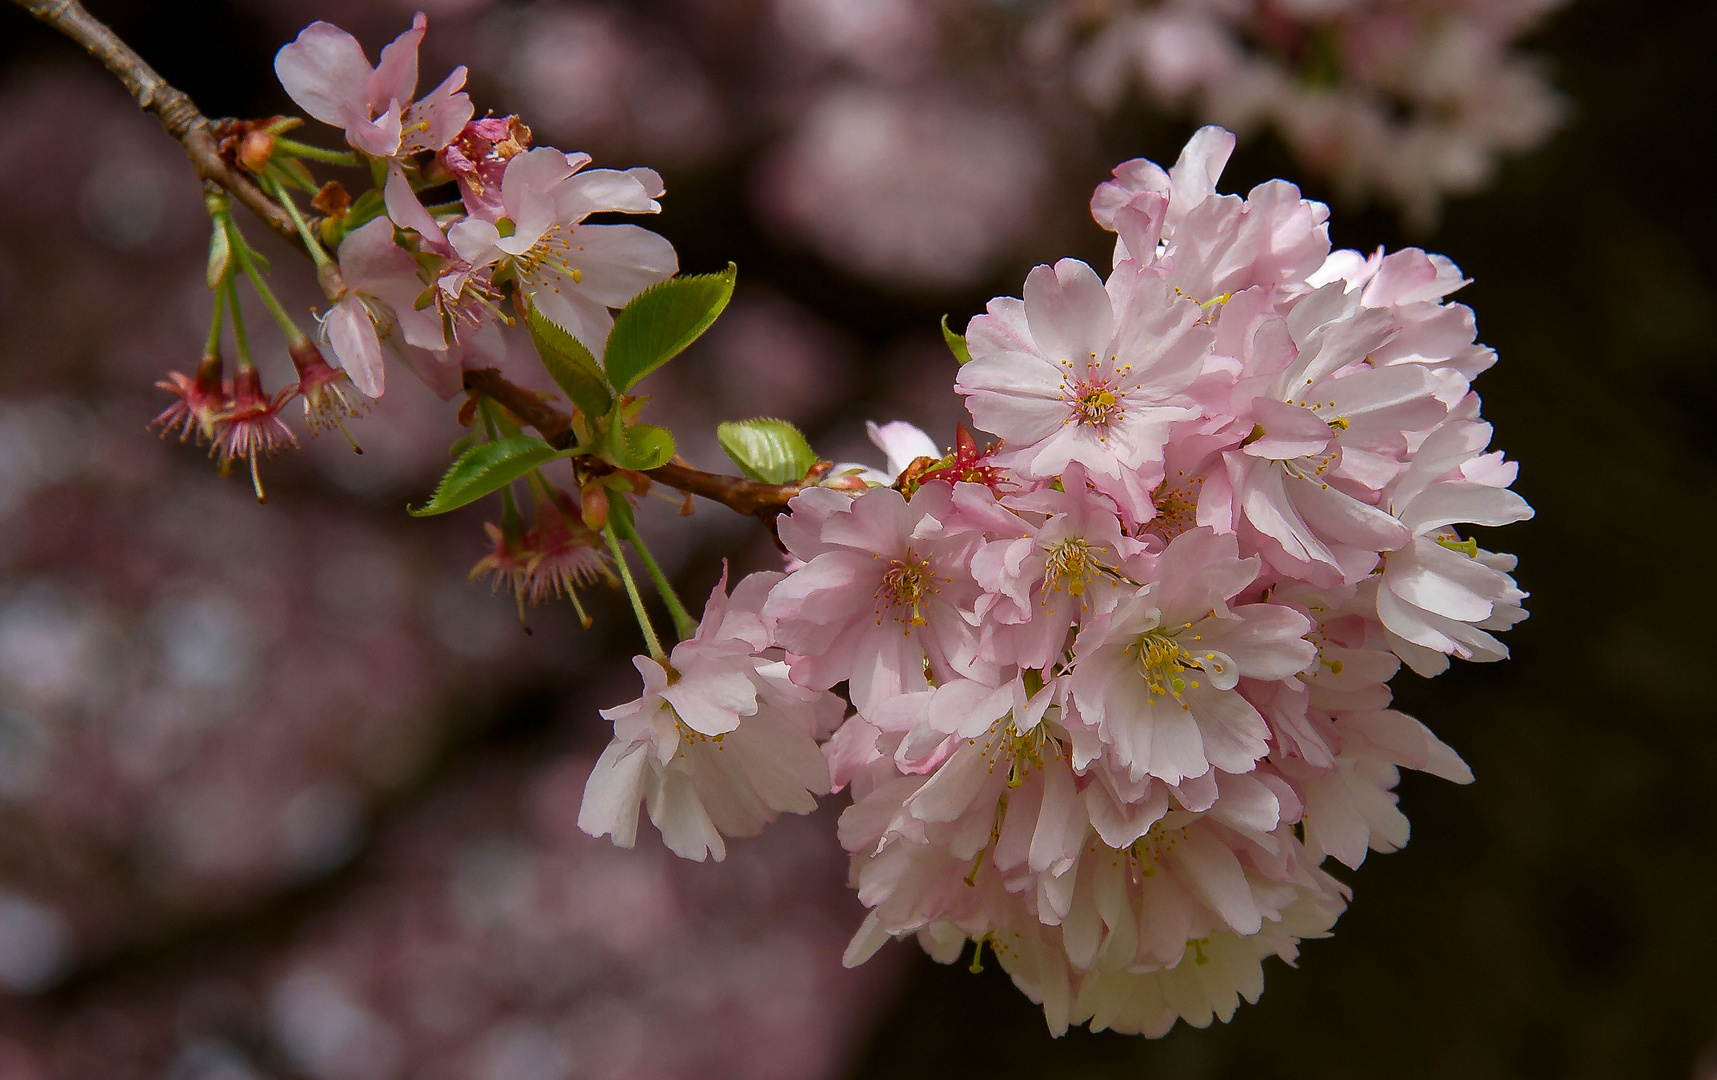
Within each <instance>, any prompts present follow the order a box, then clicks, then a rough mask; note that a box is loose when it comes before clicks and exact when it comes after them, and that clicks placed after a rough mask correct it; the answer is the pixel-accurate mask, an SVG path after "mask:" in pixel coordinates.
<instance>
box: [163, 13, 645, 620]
mask: <svg viewBox="0 0 1717 1080" xmlns="http://www.w3.org/2000/svg"><path fill="white" fill-rule="evenodd" d="M426 30H427V20H426V19H425V17H424V16H423V15H422V14H419V15H417V17H416V18H415V20H414V21H413V23H412V26H411V29H409V30H407V31H406V32H405V33H403V34H401V35H400V36H399V37H397V38H395V39H394V41H393V42H392V43H391V44H389V45H388V46H387V47H385V48H384V49H382V51H381V56H380V59H379V62H378V63H377V64H375V65H374V66H373V67H372V66H371V64H370V62H369V59H368V58H367V57H366V56H365V54H364V50H363V47H362V46H361V45H360V44H359V43H358V41H357V39H355V38H354V37H352V35H350V34H348V33H346V32H345V31H344V30H341V29H340V28H338V27H336V26H333V25H330V24H328V23H325V22H315V23H312V24H311V25H310V26H308V27H306V28H305V29H304V30H303V32H302V33H300V34H299V35H298V37H297V39H296V40H295V41H293V42H292V43H291V44H289V45H287V46H285V47H284V48H282V49H281V50H280V52H279V54H278V55H277V56H276V58H275V72H276V74H277V75H278V76H279V78H280V82H281V84H282V86H284V87H285V89H286V92H287V93H288V94H289V95H290V96H291V98H292V100H293V101H294V102H295V103H296V104H297V105H298V106H299V107H300V108H302V109H303V110H304V112H305V113H307V114H308V115H309V116H311V117H312V118H314V119H316V120H319V121H322V122H323V123H325V124H329V125H332V126H333V127H336V128H339V129H340V130H341V132H342V133H343V135H344V137H345V140H346V143H347V145H348V146H349V147H350V149H349V150H344V151H336V150H327V149H324V148H321V147H316V146H313V145H309V144H306V143H300V142H297V141H295V140H292V139H290V138H287V137H285V133H286V132H288V131H291V130H292V129H293V128H294V127H295V126H296V125H297V123H298V121H296V120H289V119H285V118H277V119H276V120H274V121H271V122H268V123H266V124H262V123H250V122H229V123H228V125H227V128H226V130H227V134H226V136H225V137H224V140H223V146H225V147H228V148H229V149H230V151H231V152H232V153H233V155H234V158H235V162H236V163H237V164H238V165H239V166H241V167H243V168H245V169H247V170H249V171H250V172H252V173H253V174H255V175H256V177H257V178H258V181H259V183H260V184H261V185H262V186H263V187H265V188H266V189H267V190H268V191H269V193H270V194H271V195H273V196H274V197H275V198H276V199H277V200H278V201H279V203H280V205H281V206H282V208H283V209H284V210H285V211H286V212H287V214H289V215H290V216H291V217H292V219H293V221H294V223H295V224H296V225H297V226H298V229H299V236H300V239H301V240H302V241H303V244H304V246H305V248H306V250H307V251H308V252H309V253H310V255H311V256H312V258H313V259H315V260H316V262H317V265H318V270H319V271H320V273H319V275H318V276H319V278H320V280H321V282H322V285H323V287H324V288H325V289H326V291H327V294H328V300H329V301H330V306H329V309H328V310H327V312H326V313H324V314H323V315H322V316H321V317H320V324H321V326H320V333H321V339H322V346H323V347H325V348H326V350H327V351H326V353H325V352H324V351H323V348H319V347H318V345H317V344H316V343H314V342H313V341H311V339H310V338H309V336H308V335H306V334H304V333H303V332H302V331H300V330H299V329H298V328H297V326H296V325H295V324H294V323H293V321H292V319H291V318H290V317H289V316H288V315H287V314H286V312H285V311H284V310H283V308H282V306H281V305H280V303H279V302H278V301H277V300H276V299H275V298H274V296H273V294H272V293H271V292H270V291H269V288H268V285H267V284H266V281H265V279H264V277H263V273H262V271H264V270H266V269H267V266H266V263H265V262H264V261H263V259H262V256H261V255H260V253H258V252H256V251H255V250H254V249H252V248H251V247H250V246H249V245H248V243H247V242H246V241H245V239H244V237H243V236H242V234H241V233H240V232H239V229H238V226H237V224H236V222H235V221H234V220H233V219H232V217H231V214H230V208H229V206H228V203H227V200H226V198H225V197H224V196H220V197H212V198H211V199H210V200H209V204H208V206H209V213H210V216H211V218H212V219H213V222H214V236H213V239H212V242H211V251H210V261H209V287H210V288H211V289H214V290H216V303H215V307H214V318H213V323H212V325H211V328H210V335H209V342H208V345H207V346H206V348H205V350H204V353H203V356H202V358H201V360H200V362H199V364H198V367H197V369H196V372H195V374H194V375H185V374H183V373H181V372H171V373H169V375H168V377H167V379H165V380H164V381H162V382H161V383H159V384H158V385H160V386H161V388H162V389H165V390H168V391H169V392H171V393H172V394H173V395H174V397H175V400H174V401H173V403H172V404H171V405H170V406H169V407H168V408H167V409H166V410H164V411H163V412H162V413H161V414H160V415H159V416H158V417H157V418H156V425H157V426H159V427H160V428H162V429H163V431H164V432H177V433H178V435H179V436H180V438H181V439H182V440H183V439H186V438H189V437H191V436H193V435H194V436H196V438H197V439H198V441H199V442H200V441H203V440H207V441H208V442H210V443H211V444H212V449H211V454H212V455H213V456H215V457H216V458H217V459H218V460H219V462H220V465H221V468H222V471H223V472H224V471H226V470H228V469H230V468H231V467H232V465H233V463H234V462H236V461H245V462H247V463H248V464H249V467H250V472H251V476H252V480H253V482H254V484H255V487H256V493H257V497H258V498H259V499H261V498H262V494H263V493H262V482H261V478H260V475H259V474H258V463H259V461H260V460H261V459H263V458H266V457H268V456H269V455H270V454H272V453H273V452H275V451H276V450H278V449H280V448H282V447H286V446H297V445H298V439H297V436H295V435H294V434H293V433H292V431H291V429H290V428H288V427H287V426H286V424H285V423H284V422H283V420H282V418H281V413H282V411H283V410H284V409H285V407H286V405H287V404H288V403H289V402H290V401H291V400H293V399H295V398H301V399H302V401H303V406H304V414H305V424H306V427H307V428H308V429H309V431H310V432H311V433H312V434H314V433H316V432H318V431H320V430H323V429H326V428H333V427H339V428H340V429H341V430H342V431H344V430H345V419H346V418H347V417H352V416H356V415H359V414H361V413H363V412H364V411H366V410H367V409H368V408H369V406H370V402H371V399H375V398H379V397H381V396H382V394H383V392H384V390H385V388H386V381H387V371H386V364H385V360H384V358H385V357H389V356H391V357H392V358H393V359H394V360H396V361H398V362H399V363H402V364H404V365H405V367H406V368H407V369H408V370H410V371H411V372H412V373H413V374H415V375H416V376H417V377H418V378H420V379H421V380H422V381H423V382H424V383H425V384H426V385H428V386H429V388H430V389H431V390H433V391H434V392H435V393H436V394H437V395H439V396H440V397H441V398H442V399H443V400H448V399H452V398H453V397H455V396H457V395H459V394H461V393H462V391H463V390H464V385H463V383H464V372H465V371H467V370H470V369H473V368H488V367H499V366H500V365H501V364H502V362H503V359H504V357H505V355H506V343H505V340H504V338H503V334H502V328H503V327H511V326H513V325H515V323H516V321H517V320H516V318H515V315H514V314H509V310H511V311H512V312H516V313H518V314H520V315H523V314H525V313H527V312H530V313H536V314H539V315H540V316H541V317H542V318H544V319H546V320H547V323H548V324H549V325H552V326H553V327H555V328H557V329H558V330H560V331H564V332H565V333H566V334H567V335H569V336H570V337H571V338H572V339H575V340H576V342H577V343H579V344H580V345H582V347H583V348H585V349H588V350H591V351H593V352H594V353H596V354H598V355H600V353H601V351H602V349H603V343H604V340H605V338H606V336H607V334H608V331H609V330H610V328H611V327H612V326H613V323H614V316H613V313H612V309H616V308H622V307H624V306H625V305H626V304H627V303H628V302H629V301H631V300H632V299H633V298H634V297H636V296H637V295H638V294H639V293H640V292H642V291H643V290H645V289H646V288H648V287H649V286H651V285H654V284H657V283H659V282H663V281H666V280H667V279H668V278H671V277H672V276H673V275H674V274H675V273H676V272H677V270H678V268H679V266H678V259H677V257H676V255H675V252H674V249H673V247H672V245H670V244H669V243H668V241H666V240H665V239H663V238H662V237H661V236H658V235H657V234H655V233H653V232H649V231H647V230H645V229H642V228H639V227H638V226H635V225H627V224H591V223H588V222H587V221H586V219H587V218H588V217H590V216H591V215H592V214H605V213H625V214H650V213H656V212H659V211H660V209H661V204H660V203H659V202H658V201H657V199H658V197H659V196H660V195H661V194H662V190H663V189H662V181H661V178H660V177H659V176H658V175H657V174H656V173H655V172H653V171H652V170H649V169H631V170H628V171H616V170H612V169H593V168H589V167H588V166H589V165H590V157H589V155H586V154H576V153H563V152H562V151H559V150H556V149H553V148H551V147H535V148H533V147H532V146H531V141H532V140H531V133H530V129H529V128H527V127H525V126H524V125H523V124H522V123H520V122H519V119H518V118H517V117H512V116H509V117H495V116H484V117H481V118H476V117H475V109H474V107H473V105H472V103H471V100H470V98H469V97H468V96H467V95H466V94H465V92H464V90H463V87H464V84H465V74H466V73H465V69H464V68H463V67H460V68H457V69H455V70H454V71H453V73H452V74H450V75H449V76H448V77H447V78H446V79H444V80H443V81H442V82H441V83H440V84H439V85H438V86H436V87H435V89H433V90H431V91H430V92H429V93H428V94H427V95H425V96H424V97H422V98H417V96H416V94H417V83H418V71H417V68H418V48H419V45H420V44H421V43H422V41H423V37H424V34H425V32H426ZM305 159H308V160H310V161H313V162H319V163H325V164H332V165H336V166H344V167H348V168H356V169H361V170H363V171H364V172H366V173H367V174H368V175H369V178H370V179H371V180H373V182H374V188H373V189H372V190H369V191H366V192H364V193H363V194H361V195H359V196H357V197H356V198H354V197H353V196H352V195H351V194H350V192H348V191H347V190H346V188H345V186H344V185H343V184H342V183H341V182H340V181H337V180H336V181H331V182H329V183H327V184H324V185H321V186H320V187H318V186H317V185H316V184H315V183H314V182H313V181H312V180H311V178H310V173H309V171H308V169H307V168H306V167H305V165H304V161H305ZM294 187H296V188H299V189H300V190H307V191H308V192H311V193H313V194H314V196H315V197H314V198H313V199H312V200H311V205H312V207H313V208H314V209H315V210H317V211H319V212H320V213H321V215H322V216H320V217H319V218H315V219H312V220H310V221H306V220H305V219H304V218H303V217H301V216H300V214H299V211H298V208H297V206H296V205H295V202H294V197H293V195H292V192H291V189H292V188H294ZM437 189H444V191H445V193H446V194H447V195H448V196H449V198H448V199H447V201H443V202H438V203H432V204H430V205H425V196H426V195H428V194H429V193H431V192H433V191H436V190H437ZM330 252H332V254H330ZM259 268H260V269H259ZM241 276H242V277H244V278H247V279H248V280H249V282H250V284H251V285H252V287H253V288H254V289H255V290H256V291H257V293H258V294H259V296H260V297H261V299H262V300H263V302H264V304H265V306H267V307H268V309H269V311H270V312H271V314H273V315H274V316H275V318H276V320H277V321H278V322H279V323H280V326H281V329H282V331H283V333H284V335H285V337H286V341H287V350H288V352H289V354H290V355H291V358H292V360H293V363H294V365H295V367H296V371H297V375H298V379H297V381H296V382H295V383H294V384H292V385H290V386H288V387H286V388H285V389H283V390H281V391H279V392H277V393H275V394H272V395H270V394H268V393H266V392H265V391H264V389H263V385H262V377H261V375H260V373H259V372H258V370H257V368H256V366H255V365H254V363H253V362H252V359H251V352H250V345H249V341H248V338H247V336H246V334H245V328H244V322H243V314H242V310H241V308H240V305H239V301H238V279H239V278H240V277H241ZM227 312H230V314H231V320H232V336H233V343H234V345H235V347H236V350H237V354H238V355H237V361H238V364H237V371H236V373H235V374H233V375H231V376H228V375H227V374H226V370H227V369H226V362H225V360H224V358H223V356H222V340H223V332H224V330H223V317H224V315H225V314H226V313H227ZM330 361H332V362H331V363H330ZM635 411H636V410H635V409H634V412H635ZM479 413H481V420H482V424H483V427H484V429H485V430H484V431H483V432H480V433H474V434H473V435H472V436H471V437H470V438H468V439H467V440H464V441H465V442H466V443H474V442H475V441H476V440H478V439H480V437H481V435H483V434H486V435H487V436H488V439H489V440H490V441H494V440H496V439H497V438H502V437H505V436H506V435H510V434H511V435H516V434H517V433H518V428H517V425H516V423H514V420H511V419H508V417H507V416H506V415H503V414H502V413H501V412H500V411H499V410H494V409H492V408H490V407H489V406H487V405H483V406H481V407H480V406H479V403H478V402H477V401H476V400H475V399H472V400H470V401H469V402H468V404H467V407H466V408H465V409H464V410H463V411H462V412H461V414H460V420H461V423H463V424H465V425H466V426H468V427H475V426H477V424H478V420H479ZM514 419H516V418H514ZM347 437H348V438H350V437H351V436H350V433H349V432H348V433H347ZM353 446H354V448H356V446H357V443H356V441H355V440H354V441H353ZM530 483H531V490H532V492H533V493H534V495H535V499H534V511H535V513H534V523H533V524H532V525H531V526H529V527H527V526H526V525H525V523H524V520H523V518H522V516H521V515H520V514H519V513H518V511H517V509H516V508H515V507H514V505H513V502H512V496H511V493H510V492H509V493H508V494H507V496H506V500H507V505H506V514H505V515H504V517H503V520H502V522H501V524H499V525H494V524H491V525H489V527H488V528H489V532H490V551H489V553H488V554H487V555H486V556H485V557H484V558H483V559H482V560H481V561H479V562H478V564H477V566H476V567H475V569H474V570H473V571H472V577H474V578H475V577H478V576H482V575H486V574H493V575H494V579H495V584H496V587H497V588H499V587H500V586H501V585H502V584H505V585H507V586H508V590H509V591H510V592H511V593H512V594H513V596H514V597H515V599H516V600H517V601H518V602H519V603H520V604H521V606H522V605H523V603H524V602H525V601H527V600H529V601H532V602H535V601H539V600H542V599H545V598H548V597H555V596H567V597H571V598H573V601H574V603H575V604H576V603H577V599H576V596H575V594H574V591H573V590H574V588H575V587H576V586H580V585H588V584H590V583H592V582H593V581H595V580H598V579H603V580H607V581H608V582H610V583H614V582H615V578H614V576H613V573H612V568H611V563H610V561H609V560H610V557H609V554H608V553H607V552H606V551H605V550H604V549H603V545H602V543H601V541H600V539H599V538H598V535H597V531H596V530H598V529H599V528H600V525H601V516H602V514H603V513H604V512H605V510H606V503H605V502H601V501H600V500H598V502H597V504H596V505H594V506H580V505H575V504H574V502H573V500H572V498H571V497H570V496H569V495H568V494H567V493H566V492H565V491H563V490H561V489H560V488H559V487H558V486H555V485H553V484H551V483H549V482H548V481H547V480H546V479H544V478H543V477H541V476H540V475H537V474H533V475H532V476H531V477H530ZM608 486H609V487H617V488H624V489H627V490H635V489H637V488H639V487H642V486H643V485H642V482H639V483H636V484H634V483H632V482H631V481H628V480H616V481H612V482H610V483H609V485H608ZM584 494H586V493H584V492H581V495H584ZM581 615H582V611H581ZM587 621H588V620H587Z"/></svg>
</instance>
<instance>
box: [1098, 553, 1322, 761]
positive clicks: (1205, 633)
mask: <svg viewBox="0 0 1717 1080" xmlns="http://www.w3.org/2000/svg"><path fill="white" fill-rule="evenodd" d="M1237 551H1238V549H1237V546H1236V543H1235V539H1234V537H1232V536H1218V535H1217V534H1215V533H1214V532H1211V531H1210V530H1208V529H1195V530H1193V531H1191V532H1187V533H1182V534H1181V535H1180V536H1178V537H1176V538H1175V539H1174V540H1173V541H1172V542H1171V543H1170V544H1169V545H1168V548H1167V549H1166V550H1165V551H1164V552H1163V554H1162V557H1161V558H1160V559H1159V560H1158V562H1157V564H1156V566H1155V567H1154V568H1153V569H1152V580H1151V582H1150V583H1149V584H1147V585H1146V586H1145V587H1144V588H1143V589H1141V590H1139V592H1138V593H1137V595H1135V596H1132V597H1129V598H1127V599H1125V600H1123V601H1122V602H1121V603H1120V605H1119V606H1118V607H1116V609H1115V610H1114V612H1113V613H1112V614H1110V615H1109V616H1107V617H1105V618H1099V619H1096V620H1093V621H1092V622H1090V623H1087V624H1086V625H1085V626H1084V627H1083V628H1082V629H1081V630H1080V633H1079V639H1078V641H1077V642H1076V643H1075V645H1074V653H1075V656H1076V658H1077V666H1076V667H1075V669H1074V673H1073V699H1074V701H1075V703H1076V704H1077V705H1078V707H1079V711H1080V713H1081V715H1082V716H1083V717H1084V718H1085V719H1086V720H1087V721H1088V722H1090V723H1092V724H1094V725H1096V727H1097V728H1098V730H1099V731H1100V733H1101V735H1102V739H1103V742H1104V743H1105V745H1106V752H1108V753H1112V754H1114V755H1115V758H1116V760H1117V761H1118V762H1119V763H1120V764H1122V765H1124V766H1125V767H1126V768H1127V769H1128V770H1129V772H1130V774H1131V775H1132V777H1133V778H1134V779H1138V778H1140V777H1143V776H1146V775H1150V776H1155V777H1158V778H1160V779H1162V780H1163V781H1165V782H1167V783H1170V784H1178V783H1180V782H1181V780H1182V779H1184V778H1188V777H1198V776H1202V775H1204V774H1205V773H1206V772H1208V771H1209V770H1210V769H1211V768H1212V767H1215V768H1219V769H1222V770H1224V771H1227V772H1235V773H1239V772H1247V771H1249V770H1250V769H1251V768H1252V766H1253V764H1254V763H1255V762H1256V761H1257V760H1258V759H1259V758H1261V757H1263V756H1264V755H1265V754H1266V753H1268V750H1269V747H1268V738H1269V734H1270V731H1269V728H1268V726H1267V725H1266V724H1265V723H1264V719H1263V717H1262V716H1260V715H1259V713H1258V710H1257V709H1256V708H1254V707H1253V706H1252V704H1251V703H1250V702H1248V701H1247V700H1246V699H1245V697H1244V696H1243V695H1242V694H1240V693H1238V692H1237V691H1236V688H1237V687H1238V685H1239V681H1240V679H1241V678H1242V677H1243V676H1244V677H1246V678H1249V679H1264V680H1274V679H1285V678H1291V677H1293V676H1294V675H1296V674H1297V673H1298V672H1300V671H1302V670H1304V669H1305V667H1306V666H1307V665H1308V664H1309V663H1311V662H1312V660H1313V659H1314V658H1315V656H1316V649H1315V648H1313V646H1312V645H1311V643H1310V642H1308V641H1306V640H1305V634H1306V632H1307V631H1308V630H1310V629H1311V623H1310V621H1309V620H1308V619H1307V618H1306V617H1305V616H1304V615H1302V614H1300V613H1299V612H1297V611H1294V610H1293V609H1291V608H1288V607H1284V606H1282V605H1278V604H1239V605H1237V606H1234V607H1232V608H1230V607H1229V606H1228V605H1229V602H1230V601H1232V600H1234V599H1235V598H1236V597H1237V596H1238V595H1239V594H1240V593H1241V591H1242V590H1244V589H1245V588H1246V586H1248V585H1250V584H1251V583H1252V581H1253V580H1254V579H1256V577H1257V576H1258V570H1259V564H1258V561H1257V560H1256V559H1240V558H1238V557H1237Z"/></svg>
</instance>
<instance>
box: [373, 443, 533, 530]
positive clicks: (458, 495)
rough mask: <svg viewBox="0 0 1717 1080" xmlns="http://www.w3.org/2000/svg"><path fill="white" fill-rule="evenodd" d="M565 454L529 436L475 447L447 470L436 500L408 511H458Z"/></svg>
mask: <svg viewBox="0 0 1717 1080" xmlns="http://www.w3.org/2000/svg"><path fill="white" fill-rule="evenodd" d="M565 454H566V451H564V450H556V449H555V448H554V447H552V446H550V445H549V444H548V443H546V442H543V441H542V440H541V439H537V438H532V437H530V436H525V435H520V436H516V437H514V438H511V439H500V440H497V441H496V442H489V443H483V444H482V445H481V446H473V447H472V448H471V449H469V450H467V451H466V452H465V453H464V454H463V455H461V456H460V458H459V460H458V461H455V462H454V463H453V466H452V467H451V468H449V469H448V470H447V475H445V476H443V477H442V478H441V483H440V484H438V485H436V488H435V497H434V498H432V499H430V500H429V502H428V503H427V504H426V505H424V506H421V507H418V508H417V509H415V510H413V509H412V508H410V507H407V508H406V509H407V511H408V512H409V513H410V514H411V516H412V517H429V516H431V515H433V514H445V513H447V511H449V510H457V509H458V508H459V507H461V506H464V505H465V504H466V503H469V502H475V501H476V500H478V499H481V498H482V497H483V496H485V495H487V494H489V493H490V492H491V491H494V490H496V489H497V488H499V487H500V486H501V485H503V484H506V483H510V482H512V481H514V480H517V479H518V478H519V477H521V476H523V475H525V474H526V473H528V472H530V471H531V470H532V469H535V468H539V467H541V466H543V465H546V464H548V463H549V462H550V461H553V460H554V459H555V458H557V457H564V456H565Z"/></svg>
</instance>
